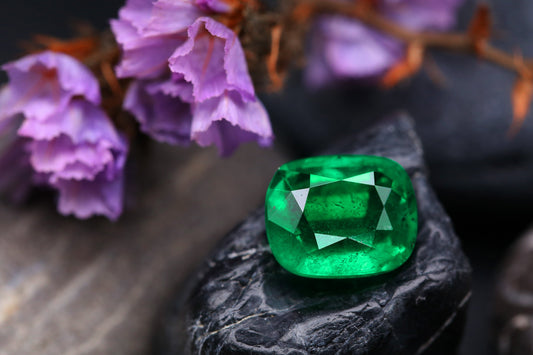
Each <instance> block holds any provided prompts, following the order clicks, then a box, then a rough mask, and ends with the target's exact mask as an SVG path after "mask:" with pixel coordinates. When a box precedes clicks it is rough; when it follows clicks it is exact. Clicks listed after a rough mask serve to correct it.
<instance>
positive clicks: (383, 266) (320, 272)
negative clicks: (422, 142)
mask: <svg viewBox="0 0 533 355" xmlns="http://www.w3.org/2000/svg"><path fill="white" fill-rule="evenodd" d="M265 214H266V231H267V236H268V241H269V243H270V247H271V249H272V253H273V254H274V257H275V258H276V260H277V261H278V262H279V263H280V264H281V266H283V267H284V268H285V269H287V270H288V271H290V272H292V273H294V274H297V275H300V276H305V277H313V278H348V277H364V276H370V275H377V274H382V273H385V272H388V271H391V270H394V269H396V268H398V267H399V266H400V265H402V264H403V263H404V262H405V261H406V260H407V259H408V258H409V256H410V255H411V253H412V251H413V248H414V245H415V240H416V234H417V220H418V217H417V207H416V199H415V194H414V190H413V186H412V184H411V180H410V179H409V176H408V175H407V173H406V172H405V170H404V169H403V168H402V167H401V166H400V165H399V164H398V163H396V162H394V161H392V160H390V159H387V158H383V157H376V156H363V155H360V156H357V155H355V156H353V155H352V156H347V155H346V156H344V155H336V156H321V157H314V158H308V159H302V160H297V161H293V162H290V163H288V164H285V165H283V166H282V167H281V168H279V170H278V171H277V172H276V174H275V175H274V177H273V179H272V181H271V183H270V186H269V187H268V191H267V195H266V211H265Z"/></svg>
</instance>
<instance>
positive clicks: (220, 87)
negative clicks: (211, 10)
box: [169, 17, 255, 102]
mask: <svg viewBox="0 0 533 355" xmlns="http://www.w3.org/2000/svg"><path fill="white" fill-rule="evenodd" d="M188 35H189V39H188V40H187V41H186V42H185V43H184V44H182V45H181V46H180V47H179V48H178V49H176V51H175V52H174V54H172V56H171V57H170V59H169V63H170V70H171V71H172V72H174V73H179V74H183V76H184V77H185V80H186V81H188V82H191V83H192V85H193V93H194V98H195V101H197V102H202V101H205V100H207V99H210V98H213V97H217V96H220V95H222V94H223V93H224V92H225V91H226V90H236V91H238V92H239V93H240V94H241V95H242V97H243V99H244V100H251V101H253V100H255V92H254V87H253V84H252V80H251V79H250V75H249V74H248V66H247V64H246V60H245V58H244V52H243V50H242V47H241V44H240V42H239V41H238V39H237V36H236V35H235V33H234V32H233V31H232V30H230V29H229V28H227V27H226V26H224V25H223V24H221V23H219V22H216V21H215V20H213V19H211V18H209V17H201V18H199V19H197V20H196V21H195V22H194V24H192V25H191V26H190V27H189V29H188Z"/></svg>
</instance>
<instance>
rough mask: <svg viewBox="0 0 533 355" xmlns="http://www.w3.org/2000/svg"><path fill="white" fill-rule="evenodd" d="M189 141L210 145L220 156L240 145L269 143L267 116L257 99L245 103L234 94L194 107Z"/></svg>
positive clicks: (229, 152)
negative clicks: (254, 142)
mask: <svg viewBox="0 0 533 355" xmlns="http://www.w3.org/2000/svg"><path fill="white" fill-rule="evenodd" d="M193 112H194V114H193V122H192V131H191V136H192V139H193V140H195V141H196V142H197V143H198V144H199V145H201V146H208V145H211V144H214V145H216V146H217V147H218V149H219V151H220V154H221V155H223V156H228V155H230V154H231V153H232V152H233V151H234V150H235V149H236V148H237V147H238V146H239V145H240V144H241V143H244V142H249V141H257V143H258V144H259V145H260V146H263V147H265V146H269V145H271V144H272V140H273V135H272V128H271V127H270V121H269V119H268V114H267V112H266V110H265V108H264V107H263V105H262V104H261V102H260V101H259V100H254V101H245V100H243V98H242V96H241V95H240V94H239V93H238V92H237V91H227V92H225V93H224V94H222V95H221V96H218V97H215V98H212V99H209V100H207V101H204V102H202V103H199V104H196V105H195V108H194V111H193Z"/></svg>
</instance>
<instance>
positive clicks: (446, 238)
mask: <svg viewBox="0 0 533 355" xmlns="http://www.w3.org/2000/svg"><path fill="white" fill-rule="evenodd" d="M333 152H336V153H339V152H343V153H353V154H374V155H383V156H387V157H390V158H392V159H394V160H396V161H398V162H399V163H400V164H402V165H403V166H404V167H405V168H406V170H407V172H408V173H409V175H410V176H411V178H412V181H413V184H414V187H415V191H416V194H417V198H418V204H419V206H418V207H419V220H420V222H419V223H420V224H419V235H418V240H417V244H416V247H415V250H414V252H413V255H412V256H411V258H410V259H409V260H408V261H407V262H406V263H405V264H404V265H403V266H402V267H400V268H399V269H398V270H396V271H395V272H393V273H390V274H387V275H383V276H380V277H374V278H367V279H354V280H312V279H304V278H300V277H297V276H294V275H292V274H290V273H288V272H287V271H285V270H284V269H282V268H281V266H279V264H278V263H277V262H276V261H275V259H274V257H273V256H272V254H271V251H270V249H269V246H268V244H267V240H266V236H265V225H264V213H263V211H262V210H259V211H257V212H256V213H254V214H252V215H251V216H250V217H249V219H247V220H246V221H245V222H244V223H243V224H242V225H241V226H240V227H238V228H237V229H235V230H234V231H233V232H232V233H230V234H229V235H228V236H227V237H226V238H225V239H223V241H222V242H221V244H220V245H219V247H218V248H217V249H216V251H215V252H214V254H213V256H212V257H211V258H210V259H209V260H208V261H207V262H206V264H205V265H204V267H203V268H202V269H201V270H200V271H199V272H198V273H197V274H196V275H195V276H194V277H193V279H192V280H191V282H190V283H189V285H188V286H187V287H186V288H185V289H182V290H181V292H180V297H179V299H178V300H176V301H175V302H174V304H173V306H172V307H171V309H170V310H169V312H168V314H166V316H165V317H164V320H163V326H162V329H161V330H160V332H159V334H158V337H157V345H158V346H157V353H158V354H292V355H296V354H309V353H311V354H369V353H371V354H421V353H431V354H453V353H454V352H455V351H456V347H457V345H458V343H459V341H460V339H461V333H462V328H463V324H464V318H465V310H466V306H467V303H468V300H469V298H470V278H471V270H470V266H469V263H468V260H467V259H466V257H465V256H464V254H463V252H462V250H461V245H460V242H459V240H458V238H457V237H456V236H455V234H454V231H453V228H452V226H451V223H450V220H449V218H448V217H447V216H446V214H445V212H444V211H443V209H442V207H441V205H440V204H439V202H438V201H437V199H436V197H435V195H434V193H433V191H432V189H431V187H430V186H429V185H428V182H427V178H426V173H425V168H424V164H423V158H422V150H421V148H420V144H419V142H418V138H417V136H416V134H415V132H414V130H413V123H412V121H411V120H410V119H408V118H406V117H404V116H400V117H397V118H396V119H394V120H390V121H387V122H386V123H384V124H382V125H380V126H377V127H375V128H374V129H371V130H368V131H366V133H363V134H362V135H359V136H357V137H356V138H351V139H349V140H347V141H345V143H343V144H341V145H339V146H337V147H336V148H335V149H333V150H331V152H330V153H333Z"/></svg>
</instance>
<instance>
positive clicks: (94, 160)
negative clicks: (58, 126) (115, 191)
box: [30, 135, 114, 181]
mask: <svg viewBox="0 0 533 355" xmlns="http://www.w3.org/2000/svg"><path fill="white" fill-rule="evenodd" d="M30 147H31V148H30V149H31V159H30V161H31V164H32V166H33V168H34V169H35V171H36V172H38V173H47V174H51V176H50V181H53V180H56V179H58V178H62V179H75V180H82V179H87V180H93V179H94V178H95V176H96V175H97V174H98V173H99V172H101V171H103V170H104V169H105V167H106V165H107V164H111V163H112V162H113V160H114V159H113V158H114V156H113V154H112V153H111V150H110V147H109V146H108V145H107V144H94V143H83V144H78V145H76V144H74V143H73V142H72V141H71V140H70V139H69V138H68V137H67V136H64V135H62V136H60V137H58V138H55V139H53V140H50V141H44V140H41V141H33V142H32V143H31V145H30ZM81 166H83V167H81Z"/></svg>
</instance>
